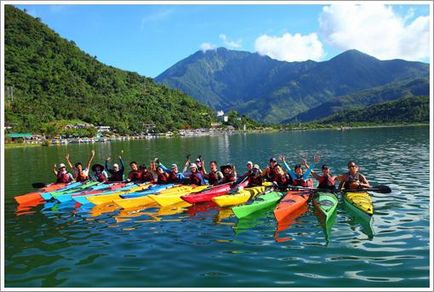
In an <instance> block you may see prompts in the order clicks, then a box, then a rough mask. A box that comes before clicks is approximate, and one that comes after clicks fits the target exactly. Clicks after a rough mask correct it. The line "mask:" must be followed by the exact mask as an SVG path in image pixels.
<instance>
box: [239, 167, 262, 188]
mask: <svg viewBox="0 0 434 292" xmlns="http://www.w3.org/2000/svg"><path fill="white" fill-rule="evenodd" d="M245 177H247V180H248V182H249V183H248V187H255V186H261V185H262V182H263V178H262V171H261V169H260V168H259V165H257V164H255V165H253V162H251V161H247V172H246V173H244V174H243V175H242V176H241V178H245Z"/></svg>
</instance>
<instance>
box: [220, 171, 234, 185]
mask: <svg viewBox="0 0 434 292" xmlns="http://www.w3.org/2000/svg"><path fill="white" fill-rule="evenodd" d="M236 180H237V178H236V177H235V173H233V172H232V173H230V174H227V175H224V174H223V179H222V183H228V182H234V181H236Z"/></svg>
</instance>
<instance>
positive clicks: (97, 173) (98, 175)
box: [91, 163, 108, 182]
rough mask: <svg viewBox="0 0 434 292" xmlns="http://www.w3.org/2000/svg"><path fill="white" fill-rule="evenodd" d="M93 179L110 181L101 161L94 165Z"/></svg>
mask: <svg viewBox="0 0 434 292" xmlns="http://www.w3.org/2000/svg"><path fill="white" fill-rule="evenodd" d="M92 172H93V173H92V175H91V176H92V180H94V181H98V182H107V181H108V174H107V172H106V171H105V170H104V166H102V165H101V164H99V163H96V164H94V165H92Z"/></svg>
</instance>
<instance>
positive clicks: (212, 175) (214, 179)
mask: <svg viewBox="0 0 434 292" xmlns="http://www.w3.org/2000/svg"><path fill="white" fill-rule="evenodd" d="M207 179H208V182H209V184H210V185H215V184H217V183H218V182H219V178H218V176H217V171H211V172H210V173H208V175H207Z"/></svg>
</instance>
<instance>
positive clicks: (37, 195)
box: [14, 183, 80, 204]
mask: <svg viewBox="0 0 434 292" xmlns="http://www.w3.org/2000/svg"><path fill="white" fill-rule="evenodd" d="M79 184H80V183H70V184H64V183H60V184H56V183H52V184H49V185H48V186H46V187H44V188H42V189H39V190H38V191H36V192H31V193H27V194H24V195H19V196H15V197H14V199H15V201H16V202H17V203H18V204H26V203H31V202H33V201H39V200H41V199H42V196H41V194H42V193H45V192H52V191H56V190H60V189H63V188H66V187H68V186H70V185H72V186H71V187H74V186H77V185H79Z"/></svg>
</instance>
